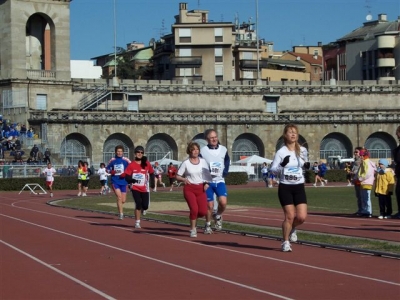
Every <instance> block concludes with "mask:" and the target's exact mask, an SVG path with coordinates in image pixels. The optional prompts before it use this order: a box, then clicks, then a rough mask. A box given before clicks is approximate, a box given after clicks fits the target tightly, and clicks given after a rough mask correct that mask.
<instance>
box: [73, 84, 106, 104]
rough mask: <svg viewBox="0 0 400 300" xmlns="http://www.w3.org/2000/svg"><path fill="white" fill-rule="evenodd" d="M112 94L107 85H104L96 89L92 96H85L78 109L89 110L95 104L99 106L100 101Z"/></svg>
mask: <svg viewBox="0 0 400 300" xmlns="http://www.w3.org/2000/svg"><path fill="white" fill-rule="evenodd" d="M109 93H110V92H109V91H108V89H107V85H106V84H105V85H102V86H100V87H96V89H95V90H94V91H92V92H91V93H90V94H88V95H86V96H84V97H83V98H82V99H81V100H80V101H79V105H78V108H79V109H80V110H85V109H88V108H89V107H91V106H93V105H94V104H97V105H98V102H99V101H102V100H103V99H104V98H105V97H106V96H107V95H108V94H109Z"/></svg>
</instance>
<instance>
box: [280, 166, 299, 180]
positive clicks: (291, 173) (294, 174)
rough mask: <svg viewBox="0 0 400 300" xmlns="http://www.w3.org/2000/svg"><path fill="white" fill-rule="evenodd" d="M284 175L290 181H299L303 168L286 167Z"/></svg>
mask: <svg viewBox="0 0 400 300" xmlns="http://www.w3.org/2000/svg"><path fill="white" fill-rule="evenodd" d="M283 176H284V178H285V180H286V181H288V182H297V181H299V180H300V179H301V178H302V176H303V170H302V169H301V168H297V167H290V168H285V169H284V170H283Z"/></svg>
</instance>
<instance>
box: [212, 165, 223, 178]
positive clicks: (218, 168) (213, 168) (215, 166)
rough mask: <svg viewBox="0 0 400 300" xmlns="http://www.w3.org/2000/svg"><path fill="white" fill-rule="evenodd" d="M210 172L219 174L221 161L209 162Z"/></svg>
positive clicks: (220, 173)
mask: <svg viewBox="0 0 400 300" xmlns="http://www.w3.org/2000/svg"><path fill="white" fill-rule="evenodd" d="M210 173H211V175H212V176H220V175H222V163H220V162H211V163H210Z"/></svg>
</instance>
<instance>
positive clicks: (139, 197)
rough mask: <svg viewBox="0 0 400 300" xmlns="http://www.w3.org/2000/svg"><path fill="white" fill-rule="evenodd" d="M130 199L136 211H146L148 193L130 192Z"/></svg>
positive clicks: (148, 200) (147, 207)
mask: <svg viewBox="0 0 400 300" xmlns="http://www.w3.org/2000/svg"><path fill="white" fill-rule="evenodd" d="M132 197H133V200H134V201H135V204H136V209H137V210H148V209H149V202H150V193H149V192H138V191H135V190H132Z"/></svg>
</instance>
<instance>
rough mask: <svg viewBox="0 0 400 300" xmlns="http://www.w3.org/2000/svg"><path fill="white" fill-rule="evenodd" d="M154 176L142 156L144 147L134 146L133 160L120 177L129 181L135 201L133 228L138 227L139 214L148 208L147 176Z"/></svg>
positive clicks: (148, 163)
mask: <svg viewBox="0 0 400 300" xmlns="http://www.w3.org/2000/svg"><path fill="white" fill-rule="evenodd" d="M150 176H151V177H152V176H154V170H153V167H152V166H151V164H150V162H149V161H148V160H147V157H146V156H144V148H143V147H142V146H137V147H136V148H135V160H134V161H133V162H131V163H130V164H129V165H128V167H127V168H126V170H125V172H124V173H123V174H122V177H124V178H125V180H126V181H127V182H128V183H131V184H132V185H131V192H132V197H133V200H134V201H135V219H136V221H135V228H136V229H139V228H141V226H140V217H141V214H142V213H143V214H144V212H145V211H146V210H147V209H148V208H149V204H150V190H149V177H150Z"/></svg>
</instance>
